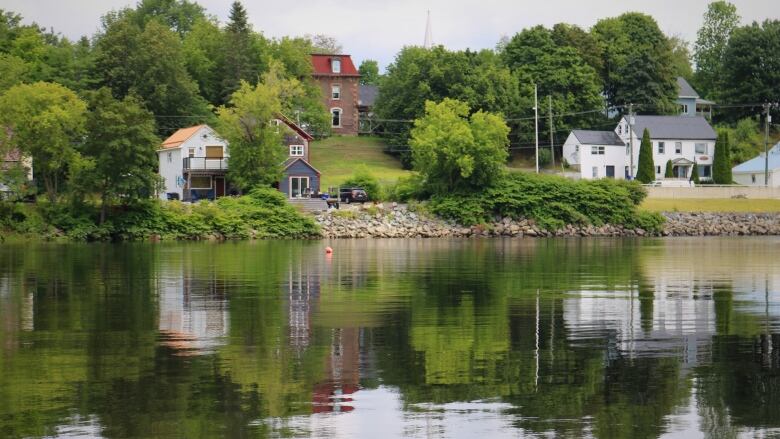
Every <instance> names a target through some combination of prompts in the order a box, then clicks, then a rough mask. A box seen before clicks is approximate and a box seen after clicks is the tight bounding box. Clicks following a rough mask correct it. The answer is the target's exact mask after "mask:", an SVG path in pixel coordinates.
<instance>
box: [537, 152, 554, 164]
mask: <svg viewBox="0 0 780 439" xmlns="http://www.w3.org/2000/svg"><path fill="white" fill-rule="evenodd" d="M550 163H552V153H551V152H550V150H549V149H540V150H539V167H540V168H542V167H545V166H547V165H549V164H550Z"/></svg>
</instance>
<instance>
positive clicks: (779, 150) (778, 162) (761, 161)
mask: <svg viewBox="0 0 780 439" xmlns="http://www.w3.org/2000/svg"><path fill="white" fill-rule="evenodd" d="M766 163H767V162H766V159H765V156H764V154H760V155H758V156H757V157H753V158H752V159H750V160H748V161H746V162H745V163H741V164H739V165H737V166H734V167H733V168H731V175H732V178H733V179H734V181H735V182H736V183H738V184H743V185H745V186H764V183H765V182H764V171H765V170H766ZM768 186H770V187H780V142H779V143H777V144H776V145H775V146H773V147H772V149H770V150H769V182H768Z"/></svg>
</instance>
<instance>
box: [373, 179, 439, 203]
mask: <svg viewBox="0 0 780 439" xmlns="http://www.w3.org/2000/svg"><path fill="white" fill-rule="evenodd" d="M384 195H385V200H392V201H401V202H406V201H410V200H424V199H427V198H429V197H430V196H431V194H430V193H428V192H427V191H426V190H425V185H424V180H423V177H422V176H421V175H420V174H417V173H413V174H411V175H408V176H405V177H400V178H399V179H398V181H397V182H396V183H395V185H393V186H389V187H387V189H386V191H385V194H384Z"/></svg>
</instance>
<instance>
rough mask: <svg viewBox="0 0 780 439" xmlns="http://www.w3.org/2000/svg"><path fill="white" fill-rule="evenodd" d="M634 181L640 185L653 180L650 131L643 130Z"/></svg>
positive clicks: (653, 167)
mask: <svg viewBox="0 0 780 439" xmlns="http://www.w3.org/2000/svg"><path fill="white" fill-rule="evenodd" d="M636 179H637V181H640V182H642V183H650V182H651V181H653V180H655V163H653V142H651V141H650V131H648V130H647V128H645V131H644V133H642V143H641V145H639V163H638V164H637V171H636Z"/></svg>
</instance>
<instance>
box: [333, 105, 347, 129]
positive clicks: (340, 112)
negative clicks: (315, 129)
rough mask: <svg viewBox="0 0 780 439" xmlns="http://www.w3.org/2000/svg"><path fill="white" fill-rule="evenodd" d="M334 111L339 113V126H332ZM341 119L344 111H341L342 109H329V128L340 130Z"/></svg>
mask: <svg viewBox="0 0 780 439" xmlns="http://www.w3.org/2000/svg"><path fill="white" fill-rule="evenodd" d="M334 111H338V112H339V124H338V125H333V112H334ZM343 117H344V110H342V109H341V108H339V107H333V108H331V109H330V126H331V128H341V127H342V125H343V124H342V123H341V119H342V118H343Z"/></svg>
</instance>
